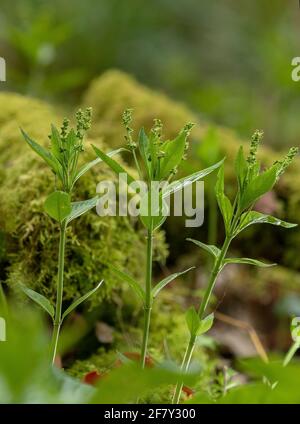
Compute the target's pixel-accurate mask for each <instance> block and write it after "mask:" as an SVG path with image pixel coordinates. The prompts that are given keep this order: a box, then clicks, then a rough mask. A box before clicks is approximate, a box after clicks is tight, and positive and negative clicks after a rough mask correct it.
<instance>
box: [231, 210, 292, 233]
mask: <svg viewBox="0 0 300 424" xmlns="http://www.w3.org/2000/svg"><path fill="white" fill-rule="evenodd" d="M253 224H271V225H276V226H278V227H283V228H293V227H297V224H292V223H290V222H286V221H283V220H282V219H278V218H275V217H274V216H271V215H265V214H263V213H260V212H256V211H251V212H245V213H243V215H242V216H241V221H240V225H239V227H238V230H237V232H236V234H238V233H239V232H241V231H242V230H244V229H245V228H247V227H249V226H250V225H253Z"/></svg>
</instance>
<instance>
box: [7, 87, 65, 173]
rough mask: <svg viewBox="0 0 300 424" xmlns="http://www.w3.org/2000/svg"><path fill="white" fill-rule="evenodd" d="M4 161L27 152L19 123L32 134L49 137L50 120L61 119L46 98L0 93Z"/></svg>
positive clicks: (38, 138) (37, 136)
mask: <svg viewBox="0 0 300 424" xmlns="http://www.w3.org/2000/svg"><path fill="white" fill-rule="evenodd" d="M0 105H1V107H0V157H1V165H5V163H6V162H7V161H9V160H10V159H12V158H14V157H16V156H18V155H20V153H21V152H22V151H24V152H25V149H26V146H25V144H24V142H23V140H22V138H21V136H20V127H22V128H26V129H27V128H28V129H30V134H31V136H32V138H34V139H37V140H40V142H41V143H42V142H43V140H44V141H46V140H47V135H48V133H49V124H50V123H54V124H57V123H59V121H60V119H61V117H60V115H59V113H57V112H56V111H54V109H53V108H52V107H51V106H50V105H48V104H47V103H45V102H42V101H40V100H36V99H33V98H30V97H25V96H22V95H19V94H14V93H0Z"/></svg>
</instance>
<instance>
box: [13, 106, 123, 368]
mask: <svg viewBox="0 0 300 424" xmlns="http://www.w3.org/2000/svg"><path fill="white" fill-rule="evenodd" d="M90 125H91V109H90V108H89V109H86V110H85V111H82V110H79V111H78V112H77V113H76V127H75V128H71V127H70V123H69V121H68V119H64V121H63V124H62V126H61V128H60V130H58V129H57V128H56V127H55V126H54V125H52V126H51V134H50V135H49V139H50V147H49V149H45V148H44V147H42V146H41V145H39V144H38V143H36V142H35V141H33V140H32V139H31V138H30V137H29V136H28V135H27V134H26V133H25V132H24V131H23V130H21V131H22V134H23V136H24V138H25V140H26V142H27V143H28V145H29V146H30V147H31V148H32V150H34V151H35V152H36V153H37V154H38V155H39V156H40V157H41V158H42V159H43V160H44V161H45V162H46V163H47V165H48V166H49V168H50V169H51V171H52V172H53V174H54V175H55V188H56V190H55V191H54V192H53V193H51V194H50V195H49V196H48V197H47V199H46V201H45V210H46V212H47V213H48V215H49V216H50V217H51V218H52V219H54V220H55V221H57V222H58V224H59V230H60V241H59V252H58V275H57V295H56V306H55V308H54V306H53V305H52V304H51V302H50V301H49V300H48V299H47V298H45V297H44V296H43V295H41V294H39V293H37V292H35V291H33V290H31V289H29V288H28V287H26V286H24V285H21V288H22V290H23V291H24V292H25V293H26V294H27V296H29V297H30V298H31V299H32V300H33V301H35V302H36V303H37V304H39V305H40V306H41V307H42V308H43V309H44V310H45V311H46V312H47V313H48V314H49V315H50V317H51V318H52V321H53V333H52V341H51V347H50V355H51V361H52V362H54V359H55V356H56V351H57V345H58V339H59V333H60V328H61V325H62V322H63V320H64V319H65V318H66V316H67V315H68V314H69V313H70V312H71V311H73V309H75V308H76V307H77V306H78V305H79V304H80V303H82V302H83V301H85V300H86V299H87V298H89V297H90V296H91V295H92V294H93V293H95V292H96V291H97V290H98V289H99V287H100V286H101V284H102V281H101V282H100V283H99V284H98V285H97V287H95V288H94V289H93V290H91V291H89V292H88V293H86V294H85V295H83V296H82V297H80V298H79V299H77V300H76V301H75V302H74V303H72V304H71V305H70V306H69V307H68V308H67V309H66V310H65V311H64V312H63V311H62V302H63V291H64V261H65V243H66V229H67V226H68V225H69V224H70V223H71V222H72V221H73V220H74V219H75V218H78V217H79V216H81V215H83V214H84V213H86V212H88V211H89V210H90V209H92V208H93V207H95V206H96V203H97V200H98V197H97V196H96V197H94V198H92V199H89V200H84V201H79V202H72V195H73V193H74V187H75V184H76V182H77V181H78V180H79V178H80V177H81V176H82V175H84V174H85V173H86V172H87V171H88V170H89V169H91V168H92V167H93V166H94V165H96V164H97V163H99V162H100V161H101V160H100V159H96V160H93V161H92V162H89V163H86V164H85V165H83V166H79V165H78V163H79V158H80V155H81V154H82V152H83V151H84V147H83V144H84V137H85V133H86V131H87V130H88V129H89V128H90ZM119 151H120V149H119V150H116V151H113V152H111V155H113V154H116V153H118V152H119Z"/></svg>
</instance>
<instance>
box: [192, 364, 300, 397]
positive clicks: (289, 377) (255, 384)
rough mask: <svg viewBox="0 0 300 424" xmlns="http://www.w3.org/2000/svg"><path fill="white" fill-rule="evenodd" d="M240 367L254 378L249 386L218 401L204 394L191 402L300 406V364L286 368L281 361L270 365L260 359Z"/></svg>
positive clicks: (242, 386) (244, 386) (238, 388)
mask: <svg viewBox="0 0 300 424" xmlns="http://www.w3.org/2000/svg"><path fill="white" fill-rule="evenodd" d="M239 368H240V369H241V370H242V371H243V372H245V373H247V375H248V376H249V377H250V378H251V381H250V383H249V384H243V385H238V387H234V388H232V389H231V390H229V391H228V392H226V393H225V394H224V395H223V396H221V397H220V398H219V399H217V400H211V399H209V398H208V397H207V396H205V395H203V394H199V395H196V396H195V397H194V398H193V399H192V400H191V401H190V402H191V403H219V404H278V403H283V404H299V402H300V395H299V390H298V381H299V377H300V362H299V361H293V362H291V363H290V364H289V365H288V366H287V367H283V365H282V360H281V359H280V358H277V359H273V360H272V361H271V362H270V363H267V364H266V363H264V362H261V361H260V360H258V359H254V358H251V359H248V360H245V361H243V362H241V363H240V364H239Z"/></svg>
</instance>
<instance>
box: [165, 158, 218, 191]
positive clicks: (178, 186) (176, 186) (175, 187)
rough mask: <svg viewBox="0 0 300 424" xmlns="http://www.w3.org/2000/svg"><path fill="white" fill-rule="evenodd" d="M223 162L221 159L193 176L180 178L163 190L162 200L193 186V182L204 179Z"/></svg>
mask: <svg viewBox="0 0 300 424" xmlns="http://www.w3.org/2000/svg"><path fill="white" fill-rule="evenodd" d="M223 162H224V159H222V160H221V161H220V162H218V163H215V164H214V165H212V166H210V167H209V168H205V169H203V170H201V171H197V172H195V173H194V174H191V175H189V176H188V177H184V178H181V179H180V180H177V181H174V182H172V183H171V184H169V185H168V186H167V187H166V188H165V189H164V190H163V198H166V197H168V196H170V195H171V194H173V193H176V192H177V191H179V190H182V189H183V188H185V187H187V186H189V185H190V184H193V183H194V182H195V181H199V180H201V179H202V178H204V177H206V175H209V174H210V173H211V172H213V171H215V170H216V169H217V168H219V167H220V166H221V165H222V163H223Z"/></svg>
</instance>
